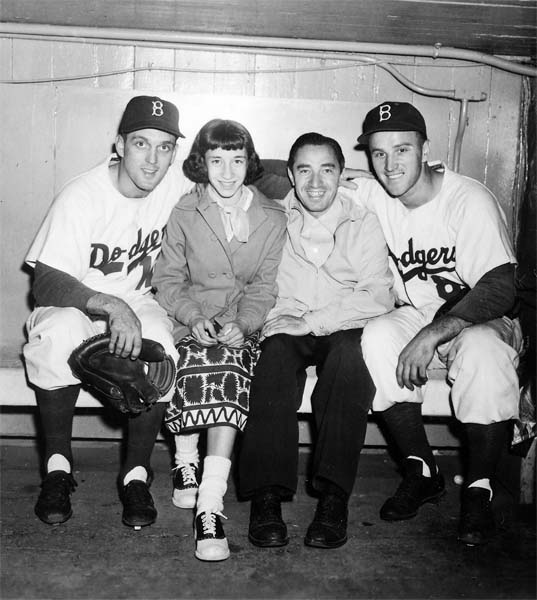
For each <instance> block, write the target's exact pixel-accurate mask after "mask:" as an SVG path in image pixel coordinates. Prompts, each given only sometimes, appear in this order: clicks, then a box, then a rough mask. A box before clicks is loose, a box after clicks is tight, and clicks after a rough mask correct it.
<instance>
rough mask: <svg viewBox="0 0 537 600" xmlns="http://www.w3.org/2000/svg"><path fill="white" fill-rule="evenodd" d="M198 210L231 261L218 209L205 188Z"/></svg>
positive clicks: (229, 249)
mask: <svg viewBox="0 0 537 600" xmlns="http://www.w3.org/2000/svg"><path fill="white" fill-rule="evenodd" d="M198 212H199V213H200V215H201V216H202V218H203V219H204V221H205V222H206V223H207V225H208V226H209V227H210V228H211V231H212V232H213V234H214V235H215V236H216V237H217V239H218V241H219V242H220V245H221V246H222V249H223V250H224V252H225V253H226V256H227V258H228V260H229V262H230V263H231V262H232V261H231V248H230V245H229V243H228V241H227V239H226V232H225V231H224V225H223V223H222V217H221V216H220V210H219V208H218V206H217V205H216V204H215V203H214V202H212V201H211V200H210V198H209V195H208V192H207V190H204V192H203V194H202V196H201V199H200V203H199V206H198Z"/></svg>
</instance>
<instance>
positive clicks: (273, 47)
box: [0, 23, 537, 171]
mask: <svg viewBox="0 0 537 600" xmlns="http://www.w3.org/2000/svg"><path fill="white" fill-rule="evenodd" d="M0 34H7V35H9V36H11V37H17V38H25V39H28V38H31V39H36V38H37V39H46V40H49V41H50V40H55V41H63V42H65V41H72V42H78V43H81V42H86V41H87V42H89V43H107V44H110V43H112V44H116V45H118V44H121V45H126V44H130V45H132V44H133V42H134V43H137V44H143V45H151V46H152V47H169V48H176V47H177V46H178V45H179V46H181V47H182V48H184V49H193V50H202V49H204V48H210V49H211V50H213V51H214V50H220V51H237V50H240V51H242V52H255V53H257V54H272V55H281V54H286V55H289V53H290V52H292V53H293V54H298V55H299V56H301V57H314V58H319V54H318V52H322V56H321V58H323V59H334V60H352V61H354V62H356V61H360V62H365V63H369V64H377V65H378V66H379V67H380V68H382V69H384V70H386V71H388V72H389V73H390V74H391V75H392V76H393V77H394V78H395V79H397V80H398V81H399V82H400V83H401V84H402V85H404V86H405V87H407V88H408V89H410V90H412V91H414V92H416V93H418V94H422V95H427V96H434V97H443V98H450V99H454V100H458V101H459V102H460V112H459V121H458V127H457V135H456V138H455V143H454V151H453V161H452V163H453V164H452V168H453V170H454V171H458V170H459V167H460V155H461V147H462V140H463V136H464V132H465V129H466V125H467V120H468V102H469V101H483V100H485V99H486V97H487V96H486V94H485V93H484V92H481V94H480V95H479V97H472V96H466V97H459V96H457V92H456V90H450V89H448V90H441V89H440V90H439V89H436V90H435V89H431V88H425V87H423V86H420V85H418V84H416V83H414V82H413V81H411V80H410V79H408V78H407V77H405V76H404V75H403V74H402V73H400V72H399V71H398V70H397V69H395V68H394V67H393V66H392V65H390V64H387V63H384V62H379V61H378V59H375V58H372V57H367V56H363V55H360V56H358V57H357V56H355V54H356V53H363V52H371V53H376V54H390V55H392V54H393V55H399V56H424V57H430V58H434V59H436V58H450V59H459V60H466V61H472V62H477V63H481V64H487V65H490V66H493V67H496V68H499V69H502V70H505V71H509V72H511V73H515V74H518V75H528V76H533V77H535V76H537V68H534V67H531V66H526V65H522V64H519V63H515V62H512V61H509V60H505V59H500V58H497V57H495V56H492V55H488V54H483V53H480V52H474V51H471V50H462V49H459V48H449V47H443V46H441V45H440V44H435V45H434V46H433V47H430V46H411V45H404V44H374V43H366V42H333V41H329V40H307V39H289V38H273V37H270V38H269V37H252V36H232V35H225V34H224V35H215V34H196V33H184V32H169V31H168V32H166V31H146V30H139V29H118V28H93V27H69V26H62V25H41V24H23V25H19V24H14V23H0ZM148 68H149V69H150V68H151V67H148ZM253 72H255V70H253Z"/></svg>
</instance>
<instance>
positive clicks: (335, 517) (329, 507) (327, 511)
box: [304, 493, 348, 548]
mask: <svg viewBox="0 0 537 600" xmlns="http://www.w3.org/2000/svg"><path fill="white" fill-rule="evenodd" d="M347 514H348V509H347V501H346V500H345V499H343V498H342V497H341V496H338V495H336V494H330V493H327V494H323V495H322V496H321V497H320V498H319V502H318V503H317V509H316V510H315V516H314V517H313V521H312V522H311V524H310V526H309V527H308V531H307V532H306V537H305V538H304V543H305V544H306V546H313V547H314V548H339V546H343V544H344V543H345V542H346V541H347Z"/></svg>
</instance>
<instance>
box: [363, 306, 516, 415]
mask: <svg viewBox="0 0 537 600" xmlns="http://www.w3.org/2000/svg"><path fill="white" fill-rule="evenodd" d="M429 323H430V318H426V317H425V316H424V315H423V313H421V312H420V311H418V310H417V309H415V308H414V307H412V306H402V307H400V308H397V309H395V310H393V311H392V312H390V313H387V314H385V315H382V316H380V317H377V318H375V319H373V320H371V321H370V322H369V323H368V324H367V325H366V327H365V329H364V332H363V335H362V350H363V355H364V359H365V362H366V364H367V367H368V369H369V372H370V373H371V377H372V378H373V381H374V383H375V385H376V388H377V391H376V394H375V399H374V401H373V410H374V411H384V410H386V409H388V408H390V407H391V406H393V405H394V404H396V403H398V402H418V403H422V402H423V397H424V390H425V386H426V385H427V384H425V386H422V387H421V388H419V387H415V388H414V391H411V390H409V389H407V388H400V387H399V385H398V383H397V379H396V368H397V361H398V359H399V354H400V353H401V351H402V350H403V348H404V347H405V346H406V345H407V344H408V343H409V342H410V340H411V339H412V338H413V337H414V336H415V335H416V334H417V333H418V332H419V331H421V329H423V327H425V326H426V325H428V324H429ZM521 349H522V331H521V329H520V323H519V321H518V319H515V320H511V319H509V318H507V317H503V318H501V319H495V320H493V321H488V322H487V323H483V324H479V325H472V326H470V327H467V328H466V329H463V330H462V331H461V332H460V333H459V335H457V336H456V337H455V338H453V339H452V340H450V341H449V342H446V343H445V344H442V345H441V346H439V347H438V348H437V351H436V352H435V356H434V357H433V360H432V361H431V364H430V365H429V368H428V369H427V371H428V374H429V379H432V378H435V379H438V378H439V376H438V375H437V374H435V375H431V371H432V370H436V369H442V370H443V371H444V373H446V375H447V381H448V382H449V384H450V385H451V401H452V404H453V410H454V414H455V417H456V418H457V419H458V420H459V421H461V422H463V423H480V424H483V425H488V424H490V423H495V422H499V421H506V420H508V419H512V418H516V417H518V406H519V383H518V376H517V373H516V368H517V366H518V362H519V352H520V351H521Z"/></svg>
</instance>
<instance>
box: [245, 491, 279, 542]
mask: <svg viewBox="0 0 537 600" xmlns="http://www.w3.org/2000/svg"><path fill="white" fill-rule="evenodd" d="M248 539H249V540H250V542H252V544H254V546H260V547H261V548H275V547H278V546H285V545H286V544H288V543H289V537H288V536H287V526H286V524H285V523H284V521H283V519H282V505H281V499H280V495H279V494H278V493H277V492H275V491H271V490H268V491H263V492H261V493H259V494H257V495H256V496H254V499H253V500H252V504H251V506H250V526H249V527H248Z"/></svg>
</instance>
